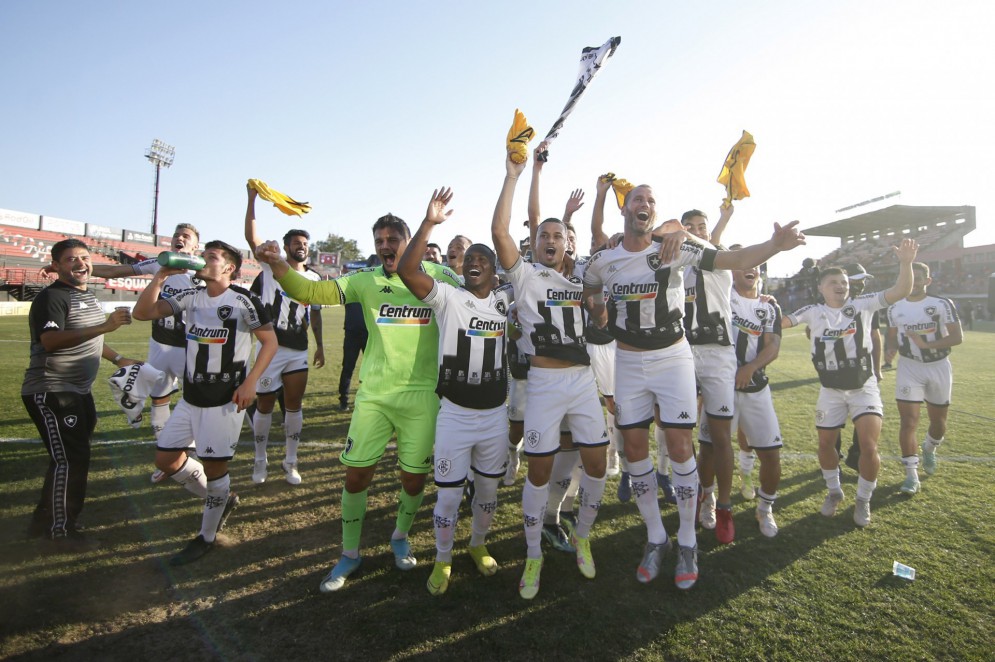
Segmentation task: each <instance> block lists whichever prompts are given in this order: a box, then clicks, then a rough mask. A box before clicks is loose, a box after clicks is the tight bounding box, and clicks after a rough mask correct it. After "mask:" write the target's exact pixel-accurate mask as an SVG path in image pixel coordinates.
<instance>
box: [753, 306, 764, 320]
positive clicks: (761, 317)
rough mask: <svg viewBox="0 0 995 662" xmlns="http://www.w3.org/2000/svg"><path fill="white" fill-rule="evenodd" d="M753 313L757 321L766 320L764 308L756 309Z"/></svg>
mask: <svg viewBox="0 0 995 662" xmlns="http://www.w3.org/2000/svg"><path fill="white" fill-rule="evenodd" d="M753 313H754V314H755V315H756V316H757V319H758V320H760V321H761V322H763V321H764V320H766V319H767V309H766V308H756V309H754V310H753Z"/></svg>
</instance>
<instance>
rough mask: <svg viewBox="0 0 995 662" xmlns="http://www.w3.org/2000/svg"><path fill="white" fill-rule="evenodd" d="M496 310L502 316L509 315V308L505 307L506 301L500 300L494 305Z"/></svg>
mask: <svg viewBox="0 0 995 662" xmlns="http://www.w3.org/2000/svg"><path fill="white" fill-rule="evenodd" d="M494 309H495V310H497V311H498V312H499V313H501V314H502V315H507V314H508V306H507V305H505V303H504V301H500V300H499V301H498V302H497V303H496V304H494Z"/></svg>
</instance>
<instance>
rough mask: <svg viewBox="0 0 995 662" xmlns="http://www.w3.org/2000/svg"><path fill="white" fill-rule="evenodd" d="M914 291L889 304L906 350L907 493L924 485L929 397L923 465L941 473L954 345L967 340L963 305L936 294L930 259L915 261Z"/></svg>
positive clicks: (898, 381) (897, 343)
mask: <svg viewBox="0 0 995 662" xmlns="http://www.w3.org/2000/svg"><path fill="white" fill-rule="evenodd" d="M912 275H913V278H912V293H911V294H909V295H908V296H907V297H905V298H904V299H902V300H901V301H898V302H897V303H894V304H892V306H891V307H890V308H888V346H889V348H892V349H897V350H898V353H899V354H901V355H902V360H901V361H899V362H898V371H897V373H896V375H895V399H896V400H897V401H898V414H899V416H900V417H901V419H902V423H901V429H900V431H899V433H898V442H899V445H900V446H901V448H902V464H903V465H904V466H905V482H903V483H902V487H901V490H902V492H904V493H906V494H915V493H916V492H918V491H919V471H918V467H919V454H918V448H917V445H916V430H917V428H918V427H919V413H920V410H921V408H922V403H923V401H925V402H926V414H927V415H928V416H929V429H928V430H927V432H926V437H925V439H924V440H923V442H922V458H923V462H922V468H923V470H924V471H925V472H926V473H927V474H928V475H930V476H932V475H933V474H934V473H936V449H937V447H938V446H939V445H940V444H941V443H943V437H944V435H945V434H946V431H947V409H948V408H949V407H950V394H951V393H952V391H953V368H952V367H951V365H950V359H949V358H948V357H949V356H950V348H951V347H954V346H955V345H959V344H961V342H963V340H964V332H963V330H962V329H961V325H960V319H959V318H958V316H957V308H956V307H955V306H954V304H953V302H952V301H950V299H942V298H940V297H934V296H930V295H928V294H927V293H926V288H927V287H929V285H930V283H932V282H933V281H932V279H931V278H930V277H929V265H927V264H924V263H922V262H915V263H913V264H912Z"/></svg>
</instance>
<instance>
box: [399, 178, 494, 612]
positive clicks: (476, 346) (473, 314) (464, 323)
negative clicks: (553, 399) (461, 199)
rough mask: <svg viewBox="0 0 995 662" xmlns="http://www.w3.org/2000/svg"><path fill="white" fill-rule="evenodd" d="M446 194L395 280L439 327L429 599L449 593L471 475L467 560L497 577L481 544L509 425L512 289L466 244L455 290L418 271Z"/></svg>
mask: <svg viewBox="0 0 995 662" xmlns="http://www.w3.org/2000/svg"><path fill="white" fill-rule="evenodd" d="M452 197H453V194H452V191H451V190H450V189H447V188H443V189H439V190H437V191H435V192H434V193H433V195H432V200H431V201H430V202H429V204H428V210H427V211H426V213H425V220H424V221H422V224H421V227H420V228H418V231H417V232H415V236H414V237H412V238H411V244H410V245H409V246H408V250H406V251H405V253H404V255H403V256H402V257H401V262H400V264H398V267H397V273H398V275H399V276H400V277H401V280H403V281H404V284H405V285H407V286H408V290H409V291H410V292H411V293H412V294H414V295H415V296H416V297H418V298H419V299H421V300H422V301H424V302H425V303H426V304H428V305H429V306H431V307H432V310H434V311H435V315H436V321H437V322H438V324H439V385H438V388H437V391H436V392H437V393H438V394H439V396H441V398H442V407H441V409H440V411H439V418H438V421H437V422H436V426H435V429H436V435H435V485H436V487H437V488H438V495H437V497H436V503H435V513H434V514H435V547H436V554H435V567H434V568H433V570H432V575H431V576H430V577H429V578H428V584H427V586H428V592H429V593H431V594H432V595H442V594H443V593H445V592H446V589H448V588H449V578H450V574H451V572H452V562H453V538H454V536H455V533H456V521H457V517H458V515H459V505H460V500H461V498H462V496H463V485H464V483H465V482H466V479H467V476H468V475H469V473H470V472H471V471H472V472H473V473H474V474H475V478H474V481H473V482H474V493H473V499H472V506H471V507H472V511H473V533H472V535H471V536H470V547H469V550H468V551H469V552H470V557H471V558H473V562H474V563H475V564H476V566H477V570H478V571H479V572H480V574H482V575H484V576H485V577H489V576H491V575H493V574H494V573H496V572H497V568H498V566H497V562H496V561H495V560H494V558H493V557H492V556H491V555H490V553H489V552H488V551H487V547H486V546H485V544H484V543H485V540H486V536H487V532H488V530H489V529H490V526H491V521H492V520H493V519H494V513H495V511H496V510H497V489H498V479H499V478H500V477H501V476H502V475H503V474H504V470H505V467H504V464H505V457H506V455H505V443H506V441H507V439H508V419H507V416H506V414H505V408H504V403H505V397H506V395H507V393H508V371H507V366H506V361H505V330H506V324H507V316H508V306H509V304H510V303H511V288H510V287H508V286H503V287H499V288H496V289H495V283H496V280H497V279H496V278H495V275H496V268H497V265H496V259H497V258H496V257H495V255H494V251H492V250H491V249H490V248H488V247H487V246H484V245H483V244H471V245H470V246H469V247H468V248H467V249H466V251H465V252H464V255H463V278H464V281H465V284H464V286H463V287H462V288H458V287H453V286H452V285H449V284H447V283H441V282H438V281H436V280H435V279H434V278H432V277H431V276H429V275H428V274H427V273H425V272H424V271H422V270H421V268H420V267H421V262H420V260H418V258H417V256H418V255H422V254H423V253H424V251H425V246H426V243H427V242H428V238H429V236H430V235H431V233H432V229H433V228H434V227H435V226H437V225H439V224H441V223H443V222H445V220H446V219H447V218H448V217H449V215H450V214H452V210H448V211H447V210H446V207H447V205H448V204H449V202H450V201H451V200H452Z"/></svg>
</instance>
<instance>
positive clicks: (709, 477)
mask: <svg viewBox="0 0 995 662" xmlns="http://www.w3.org/2000/svg"><path fill="white" fill-rule="evenodd" d="M732 213H733V206H732V205H731V204H730V205H728V206H724V207H722V208H721V210H720V212H719V221H718V223H717V224H716V226H715V228H714V230H712V231H711V232H709V230H708V217H706V216H705V213H704V212H702V211H699V210H697V209H692V210H690V211H686V212H684V214H683V215H682V216H681V224H682V225H683V226H684V229H685V230H687V231H688V232H689V233H691V234H692V235H694V236H695V237H697V238H698V239H700V240H701V241H702V242H704V243H705V245H707V246H712V247H716V248H722V245H721V236H722V233H723V231H724V230H725V227H726V225H728V223H729V219H730V218H731V217H732ZM731 290H732V273H731V272H730V271H728V270H725V269H713V270H711V271H708V270H703V269H699V268H698V267H695V266H688V267H685V270H684V331H685V334H686V336H687V339H688V341H689V342H690V343H691V354H692V355H693V356H694V373H695V378H696V379H697V383H698V388H699V389H700V391H701V401H702V407H701V413H702V414H703V416H702V419H703V420H702V424H701V427H700V428H699V431H698V442H699V443H700V444H701V450H700V451H699V453H698V459H699V462H698V475H699V477H700V479H701V484H702V486H703V492H704V498H703V500H702V504H701V514H700V518H701V525H702V526H703V527H705V528H706V529H714V530H715V539H716V540H718V541H719V542H720V543H722V544H727V543H730V542H732V541H733V539H734V538H735V537H736V531H735V528H734V526H733V522H732V474H733V452H732V429H731V424H732V418H733V415H734V412H735V398H736V395H735V381H736V379H735V376H736V351H735V349H734V348H733V346H732V330H731V329H730V328H729V320H730V319H731V317H732V313H731V311H730V309H729V307H730V302H729V293H730V291H731ZM705 419H707V425H706V424H705V422H706V420H705ZM658 429H659V426H658ZM716 483H718V490H717V492H718V494H716Z"/></svg>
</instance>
